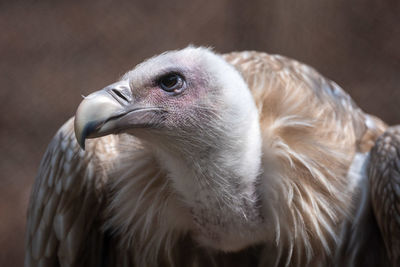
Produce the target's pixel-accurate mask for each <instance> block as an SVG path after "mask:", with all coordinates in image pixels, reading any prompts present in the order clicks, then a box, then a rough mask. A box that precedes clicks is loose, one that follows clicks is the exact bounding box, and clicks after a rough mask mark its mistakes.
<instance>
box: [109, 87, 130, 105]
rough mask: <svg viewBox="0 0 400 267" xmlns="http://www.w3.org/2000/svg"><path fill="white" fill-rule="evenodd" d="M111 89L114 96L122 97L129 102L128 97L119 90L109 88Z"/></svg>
mask: <svg viewBox="0 0 400 267" xmlns="http://www.w3.org/2000/svg"><path fill="white" fill-rule="evenodd" d="M111 91H112V92H113V93H114V94H115V95H116V96H118V97H119V98H122V99H123V100H125V101H126V102H129V100H128V98H127V97H126V96H125V95H124V94H123V93H121V92H120V91H118V90H117V89H111Z"/></svg>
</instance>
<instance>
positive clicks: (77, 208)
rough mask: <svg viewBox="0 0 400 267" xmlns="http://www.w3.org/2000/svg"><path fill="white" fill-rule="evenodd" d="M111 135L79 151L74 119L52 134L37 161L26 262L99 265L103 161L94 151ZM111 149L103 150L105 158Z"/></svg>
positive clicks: (44, 264)
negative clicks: (50, 139)
mask: <svg viewBox="0 0 400 267" xmlns="http://www.w3.org/2000/svg"><path fill="white" fill-rule="evenodd" d="M110 138H113V137H109V138H108V139H107V138H106V139H107V140H105V139H104V138H101V139H98V141H91V142H89V146H88V147H87V150H86V152H85V151H83V150H81V149H80V148H79V146H78V144H77V143H76V141H75V136H74V134H73V119H71V120H69V121H68V122H67V123H66V124H65V125H64V126H63V127H62V128H61V129H60V130H59V131H58V133H57V134H56V135H55V137H54V138H53V140H52V142H51V143H50V145H49V147H48V149H47V152H46V154H45V156H44V157H43V160H42V162H41V165H40V168H39V173H38V176H37V178H36V180H35V184H34V187H33V191H32V195H31V200H30V204H29V209H28V221H27V240H26V258H25V266H97V265H98V263H99V262H100V260H101V259H100V256H101V253H100V251H101V249H102V242H103V234H102V233H101V232H100V227H99V223H100V222H99V219H100V217H101V216H100V209H101V208H102V205H103V203H104V193H103V185H104V183H105V181H106V177H105V176H104V175H103V174H104V172H103V173H102V171H104V170H105V169H104V168H107V165H104V166H103V167H102V168H103V169H99V167H98V166H99V164H98V163H97V162H98V161H99V160H101V159H99V157H98V155H97V154H100V153H97V154H96V153H95V151H96V149H97V150H98V151H99V150H100V151H103V150H104V149H105V146H104V143H108V144H110V143H112V142H110V141H112V140H111V139H110ZM107 155H108V156H110V153H109V154H107V153H103V155H102V156H103V157H104V156H107Z"/></svg>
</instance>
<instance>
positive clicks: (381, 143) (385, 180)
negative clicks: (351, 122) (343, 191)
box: [368, 126, 400, 266]
mask: <svg viewBox="0 0 400 267" xmlns="http://www.w3.org/2000/svg"><path fill="white" fill-rule="evenodd" d="M368 174H369V179H370V186H371V198H372V206H373V209H374V213H375V216H376V219H377V221H378V224H379V228H380V230H381V233H382V236H383V239H384V241H385V245H386V249H387V252H388V256H389V258H390V260H391V262H392V265H393V266H400V126H396V127H391V128H389V129H388V130H387V131H386V132H385V133H384V134H383V135H382V136H381V137H379V138H378V140H377V142H376V144H375V146H374V147H373V149H372V150H371V161H370V165H369V173H368Z"/></svg>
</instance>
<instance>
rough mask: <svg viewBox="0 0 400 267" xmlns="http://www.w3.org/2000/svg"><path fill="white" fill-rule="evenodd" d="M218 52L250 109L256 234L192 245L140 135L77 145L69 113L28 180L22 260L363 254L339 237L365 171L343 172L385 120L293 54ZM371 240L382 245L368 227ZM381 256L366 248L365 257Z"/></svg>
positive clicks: (157, 261)
mask: <svg viewBox="0 0 400 267" xmlns="http://www.w3.org/2000/svg"><path fill="white" fill-rule="evenodd" d="M224 58H225V60H226V61H227V62H229V63H231V64H232V65H233V66H235V68H237V70H238V71H239V72H240V73H241V74H242V76H243V78H244V80H245V81H246V83H247V84H248V86H249V88H250V90H251V92H252V94H253V96H254V99H255V102H256V105H257V108H258V109H259V114H260V128H261V134H262V140H263V144H262V153H263V158H262V164H263V172H262V173H261V174H260V177H259V181H258V188H257V190H258V191H259V192H261V193H260V195H262V198H263V199H261V200H260V201H261V202H262V203H268V204H267V205H265V206H264V207H262V214H263V215H268V217H266V218H264V219H266V222H265V227H266V228H267V229H265V231H264V232H265V233H266V234H265V235H264V236H262V238H263V242H259V244H257V245H255V246H253V247H250V248H248V249H244V250H242V251H239V252H231V253H222V252H218V251H214V250H212V249H207V248H204V247H201V246H199V245H198V244H197V243H196V241H194V240H193V237H192V235H193V234H194V233H193V232H192V228H191V227H188V225H190V224H191V220H192V217H191V211H190V210H189V209H188V208H187V207H186V206H185V203H184V202H182V201H181V199H180V197H179V195H178V194H177V193H176V192H175V191H174V189H173V187H172V186H171V180H170V179H169V177H168V174H167V172H166V171H165V170H163V168H162V167H160V166H161V165H160V164H159V162H157V159H156V158H157V157H155V155H154V153H155V152H154V151H153V150H151V149H150V148H149V147H148V146H147V145H146V143H142V142H141V141H140V140H139V139H136V138H134V137H132V136H129V135H125V134H123V135H118V136H106V137H102V138H98V139H94V140H91V141H89V142H88V144H87V149H86V152H83V151H82V150H80V148H79V146H78V144H77V143H76V141H75V138H74V135H73V122H72V120H70V121H68V122H67V123H66V124H65V125H64V126H63V127H62V128H61V129H60V131H59V132H58V133H57V135H56V136H55V138H54V139H53V141H52V143H51V144H50V145H49V148H48V151H47V152H46V155H45V156H44V158H43V161H42V163H41V167H40V170H39V174H38V177H37V179H36V181H35V185H34V189H33V192H32V197H31V202H30V206H29V211H28V229H27V247H26V248H27V254H26V261H25V262H26V266H99V264H100V262H103V264H104V266H132V265H134V266H164V265H165V266H274V264H275V265H276V266H285V265H287V266H329V265H336V266H345V265H346V264H347V265H348V266H356V265H357V264H359V265H360V266H368V265H366V264H371V262H373V261H370V262H369V263H368V262H363V261H362V259H361V258H362V255H359V254H358V253H359V252H360V251H358V250H360V249H361V248H363V246H364V245H365V242H367V241H366V240H361V239H360V244H358V245H357V246H354V248H353V247H351V246H349V244H351V242H355V241H354V239H357V237H356V236H352V233H351V231H349V229H351V227H354V225H353V224H352V223H353V221H355V220H357V219H359V218H356V216H355V214H356V211H357V210H359V206H360V203H361V202H362V199H361V195H362V194H361V191H362V190H361V189H360V188H362V187H364V186H365V180H360V181H358V180H357V181H353V180H354V177H352V175H349V169H350V166H351V165H352V163H353V160H354V158H355V155H356V154H357V153H365V152H368V151H369V150H370V149H371V147H372V146H373V144H374V142H375V140H376V139H377V138H378V136H379V135H380V134H382V133H383V131H384V130H385V128H386V125H385V124H384V123H383V122H381V121H380V120H379V119H376V118H374V117H372V116H370V115H367V114H365V113H363V112H362V111H361V110H360V109H359V108H358V107H357V106H356V105H355V104H354V103H353V102H352V100H351V99H350V97H349V96H348V95H347V94H346V93H344V92H343V91H342V90H341V89H340V87H339V86H338V85H336V84H335V83H334V82H332V81H329V80H327V79H325V78H324V77H322V76H321V75H320V74H318V73H317V72H316V71H314V70H313V69H312V68H310V67H308V66H306V65H303V64H300V63H298V62H297V61H294V60H290V59H287V58H284V57H281V56H271V55H268V54H264V53H257V52H241V53H231V54H226V55H224ZM127 144H129V146H127ZM127 147H128V148H127ZM271 160H272V161H271ZM272 163H273V164H272ZM366 201H368V202H369V198H368V199H367V200H366ZM360 212H361V213H362V215H363V216H364V217H363V216H360V218H361V217H362V218H363V220H361V219H360V220H361V221H362V223H363V225H362V226H364V227H370V225H374V220H373V218H372V217H371V218H370V217H368V216H369V215H368V216H367V215H365V214H366V213H368V212H365V211H360ZM360 227H361V226H360ZM360 229H361V228H360ZM375 230H376V229H375ZM238 235H240V233H238ZM353 235H354V234H353ZM377 236H378V237H377ZM371 238H375V239H377V240H378V241H377V242H378V243H379V242H381V240H380V239H379V234H378V232H372V233H371ZM361 242H364V243H362V244H361ZM357 249H358V250H357ZM349 255H352V256H349ZM385 260H386V258H385V256H382V255H381V254H379V253H376V257H374V261H375V262H379V261H381V262H384V261H385ZM102 266H103V265H102ZM371 266H373V265H371Z"/></svg>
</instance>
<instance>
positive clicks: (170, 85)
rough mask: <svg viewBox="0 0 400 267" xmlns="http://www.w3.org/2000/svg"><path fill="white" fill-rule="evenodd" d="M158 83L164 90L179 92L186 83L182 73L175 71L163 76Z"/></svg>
mask: <svg viewBox="0 0 400 267" xmlns="http://www.w3.org/2000/svg"><path fill="white" fill-rule="evenodd" d="M158 84H159V86H160V87H161V89H163V90H164V91H167V92H176V93H179V92H180V91H181V90H182V88H183V86H184V85H185V81H184V79H183V78H182V77H181V76H180V75H178V74H175V73H173V74H167V75H165V76H163V77H161V79H160V80H159V82H158Z"/></svg>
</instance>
